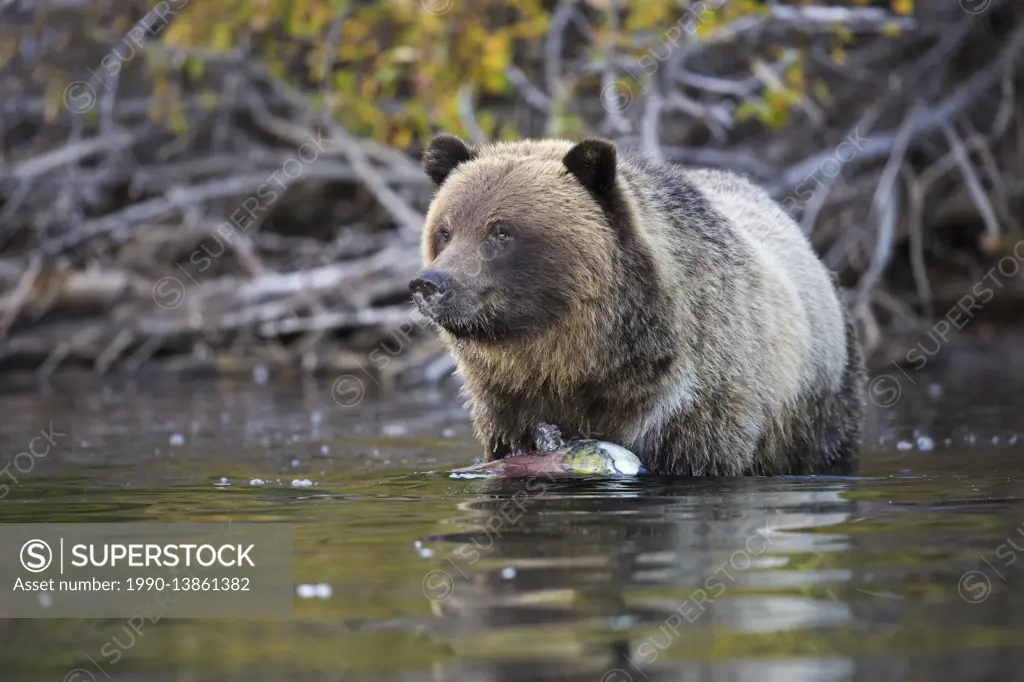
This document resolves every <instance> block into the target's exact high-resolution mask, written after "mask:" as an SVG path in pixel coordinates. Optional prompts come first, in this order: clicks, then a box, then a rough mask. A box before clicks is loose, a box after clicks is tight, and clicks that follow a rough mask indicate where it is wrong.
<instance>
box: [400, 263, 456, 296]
mask: <svg viewBox="0 0 1024 682" xmlns="http://www.w3.org/2000/svg"><path fill="white" fill-rule="evenodd" d="M451 285H452V282H451V279H450V278H449V277H448V276H447V275H445V274H444V273H441V272H438V271H437V270H424V271H423V272H421V273H420V274H418V275H417V276H416V277H415V278H414V279H413V280H412V281H411V282H409V291H411V292H412V295H413V298H415V299H416V300H417V302H419V301H420V300H421V299H422V300H423V302H426V303H436V302H437V301H438V300H440V298H441V297H442V296H444V295H445V294H446V293H448V290H449V289H450V288H451Z"/></svg>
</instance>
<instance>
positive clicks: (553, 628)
mask: <svg viewBox="0 0 1024 682" xmlns="http://www.w3.org/2000/svg"><path fill="white" fill-rule="evenodd" d="M944 353H945V354H944V355H943V358H944V359H945V360H944V361H945V362H946V364H945V365H943V364H940V362H939V360H936V361H935V362H933V363H930V364H929V366H928V367H927V368H926V369H925V370H922V371H920V372H917V373H914V374H912V375H910V376H909V377H903V376H902V375H900V377H899V379H898V380H899V381H901V382H903V383H902V384H901V386H900V395H899V399H898V400H897V401H895V402H894V403H892V404H889V405H887V407H885V408H884V409H883V408H873V409H872V412H871V414H870V418H869V428H868V441H867V442H868V446H867V447H866V448H865V451H864V453H863V455H862V466H861V469H860V471H859V472H858V476H856V477H850V478H829V477H822V478H774V479H752V478H748V479H701V480H688V479H678V480H669V479H655V478H644V479H636V480H615V481H596V480H558V481H550V480H543V479H536V480H532V481H531V480H519V481H507V480H506V481H499V480H479V479H476V480H473V479H471V480H466V479H452V478H449V477H448V475H447V472H448V471H449V470H451V469H453V468H455V467H458V466H464V465H466V464H468V463H469V462H470V461H472V459H473V458H474V457H477V456H478V455H479V452H480V449H479V447H478V446H477V444H476V443H475V442H474V441H473V438H472V435H471V429H470V425H469V422H468V419H467V417H466V415H465V413H464V411H463V409H462V407H461V400H459V399H458V397H457V396H456V395H455V394H454V393H452V392H444V393H434V394H424V393H417V394H407V395H398V396H393V397H388V398H387V399H373V397H372V396H367V397H366V399H365V400H363V401H362V402H361V403H359V404H358V405H355V406H351V407H349V406H344V407H343V406H341V405H339V403H338V402H336V401H335V399H334V398H333V397H332V392H331V385H332V382H331V380H330V378H325V379H324V380H319V381H306V382H296V381H292V380H286V379H275V378H271V381H269V382H268V383H266V384H265V385H262V384H260V385H257V384H245V383H243V384H238V383H232V382H224V381H208V380H199V381H185V380H176V379H174V378H168V377H162V378H159V377H148V378H145V379H144V380H139V381H134V382H119V383H111V384H105V385H103V386H95V385H94V384H93V381H94V380H93V379H92V378H89V379H87V380H85V381H79V380H74V379H70V378H64V379H62V380H61V381H63V382H64V383H61V384H56V385H54V386H52V387H50V388H49V389H48V390H44V391H42V392H40V391H39V390H37V388H36V386H35V385H28V386H25V387H23V388H19V387H14V388H10V387H8V388H7V389H6V390H5V391H4V392H3V393H0V414H2V415H3V418H2V419H0V469H3V467H4V466H7V465H8V464H9V463H11V462H12V458H13V457H14V456H15V454H16V453H20V452H22V451H24V449H25V448H26V446H27V444H28V443H29V442H30V440H31V439H32V438H33V437H35V436H37V435H38V434H39V432H40V430H43V429H47V428H49V425H50V424H51V423H52V425H53V427H54V429H55V431H56V432H57V433H61V434H66V435H62V436H61V437H56V435H55V436H54V443H53V446H52V448H51V450H50V451H49V452H48V453H47V454H46V455H45V456H44V457H38V458H34V459H33V460H32V463H31V464H32V466H31V469H30V470H29V471H27V472H25V473H24V474H18V481H17V483H12V482H11V481H9V480H6V479H5V480H4V481H0V483H4V484H6V485H8V491H7V494H6V496H5V497H4V498H3V499H2V500H0V522H7V523H11V522H38V523H44V522H45V523H54V522H75V521H90V522H103V521H136V522H174V521H224V520H226V519H232V520H235V521H261V522H278V523H291V524H294V527H295V538H296V540H295V551H294V554H295V568H294V580H295V583H296V585H307V586H316V589H308V588H307V589H304V590H302V591H301V592H299V591H297V595H296V604H295V614H296V615H295V618H293V619H289V620H264V621H243V620H239V621H235V620H223V621H205V620H167V619H165V620H161V621H159V622H155V623H147V624H145V626H144V627H143V628H142V631H141V633H132V632H131V630H130V629H128V630H126V629H125V628H126V627H127V625H126V622H125V621H123V620H117V619H110V620H104V621H68V620H37V621H30V620H3V616H2V611H3V602H2V601H0V669H2V670H3V671H4V679H19V680H32V681H34V680H63V679H68V680H70V681H71V682H89V681H90V680H92V679H95V680H106V679H114V680H133V681H134V680H146V681H148V680H153V681H156V680H161V681H162V680H174V681H176V682H177V681H179V680H180V681H182V682H184V681H185V680H188V681H189V682H194V681H197V680H218V681H219V680H236V679H237V680H246V681H249V682H251V681H256V682H264V681H266V682H279V681H280V680H285V679H287V680H296V681H300V680H301V681H307V680H308V681H310V682H327V681H328V680H351V679H370V680H379V679H380V680H402V681H403V682H405V681H410V680H430V681H433V680H450V679H468V680H523V681H524V682H527V681H528V682H535V681H538V680H587V681H590V682H601V681H603V682H626V681H631V682H641V681H643V680H716V681H717V680H730V681H731V680H737V681H739V680H743V681H747V680H756V681H760V680H851V681H857V682H859V681H861V680H865V681H868V682H878V680H889V679H905V680H922V681H924V680H927V681H929V682H930V681H932V680H937V679H956V680H993V679H996V680H1009V679H1015V677H1016V676H1017V675H1018V671H1019V670H1020V669H1021V666H1022V664H1024V570H1022V567H1024V556H1021V555H1024V549H1018V548H1024V535H1022V531H1021V529H1022V527H1024V503H1022V494H1024V466H1022V464H1021V455H1022V454H1024V390H1022V389H1024V374H1021V373H1020V372H1021V370H1020V368H1021V367H1024V363H1021V362H1019V361H1017V362H1014V361H1011V360H1012V358H1011V357H1010V356H1009V355H1008V354H1007V353H1002V354H995V353H993V354H987V353H971V354H969V355H967V356H957V355H955V349H953V348H949V349H947V350H946V351H944ZM1013 357H1016V358H1018V359H1019V352H1018V354H1017V355H1014V356H1013ZM1015 372H1016V375H1015V374H1014V373H1015ZM910 379H912V380H913V383H911V382H910V381H909V380H910ZM887 395H891V394H887ZM40 443H41V441H40ZM21 464H22V466H23V467H24V468H27V467H28V460H25V459H24V458H23V459H22V460H21ZM321 587H327V588H329V589H326V590H325V589H320V588H321ZM112 642H116V643H117V644H116V645H115V647H116V651H117V652H118V654H119V656H118V657H117V658H116V660H114V657H113V656H111V655H109V652H111V648H110V645H111V643H112ZM105 647H106V648H105ZM104 652H107V654H105V653H104ZM75 671H85V673H79V672H75ZM72 672H75V674H76V675H77V677H75V676H72V677H68V675H69V674H70V673H72ZM86 673H87V674H88V675H86ZM90 676H91V677H90ZM108 676H109V677H108Z"/></svg>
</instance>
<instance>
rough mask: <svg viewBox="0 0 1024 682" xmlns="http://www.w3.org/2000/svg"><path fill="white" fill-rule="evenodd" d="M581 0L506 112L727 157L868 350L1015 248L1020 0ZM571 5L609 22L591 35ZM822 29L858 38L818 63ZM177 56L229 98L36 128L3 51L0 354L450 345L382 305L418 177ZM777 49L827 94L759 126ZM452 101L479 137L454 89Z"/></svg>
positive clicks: (178, 356) (133, 97)
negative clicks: (787, 220)
mask: <svg viewBox="0 0 1024 682" xmlns="http://www.w3.org/2000/svg"><path fill="white" fill-rule="evenodd" d="M604 4H606V5H607V7H606V8H604V9H603V10H602V11H600V12H599V11H597V10H595V9H594V6H595V3H577V2H571V1H568V0H563V1H562V2H560V3H559V4H558V6H557V7H556V8H555V10H554V13H553V16H552V20H551V23H550V32H549V35H548V37H547V39H546V40H545V41H544V42H543V44H542V45H540V46H538V47H539V48H540V49H539V50H534V51H532V52H528V53H525V54H524V55H523V57H522V59H517V63H516V64H515V65H513V66H511V67H510V68H509V71H508V78H509V82H510V83H511V84H512V85H513V86H514V87H515V91H516V92H515V95H514V96H513V97H512V98H511V99H510V100H509V102H507V103H506V104H507V108H508V111H509V112H510V113H509V115H510V116H512V117H514V118H515V119H516V120H517V121H519V123H520V124H521V128H522V129H523V130H524V132H527V133H529V134H531V135H534V136H540V135H544V134H547V133H549V132H550V131H552V130H555V129H557V126H556V125H555V123H556V121H557V116H558V111H557V110H558V107H557V106H555V104H554V103H555V102H556V101H559V100H560V93H564V92H565V91H566V89H568V88H575V91H578V92H579V93H580V96H579V97H578V98H577V99H576V102H575V106H577V107H578V113H579V114H580V115H581V116H582V117H583V118H584V119H585V120H587V121H590V122H591V124H592V132H594V133H597V134H603V135H607V136H612V137H616V138H617V139H618V140H619V141H620V143H621V144H622V145H624V146H627V147H630V146H631V147H638V148H641V149H643V150H645V151H646V152H647V153H649V154H651V155H653V156H656V157H661V158H665V159H669V160H674V161H679V162H683V163H693V164H700V165H711V166H719V167H726V168H731V169H734V170H738V171H740V172H743V173H746V174H748V175H750V176H751V177H752V178H753V179H755V180H756V181H758V182H760V183H762V184H763V185H765V186H766V187H767V188H768V189H769V190H770V191H771V192H772V193H773V194H774V195H775V196H776V197H777V198H778V199H779V200H780V201H782V202H783V204H784V205H786V207H787V208H789V209H790V210H791V211H792V212H793V213H794V215H795V216H796V217H797V218H798V219H799V220H801V221H802V224H803V227H804V229H805V231H806V232H807V233H808V234H809V235H811V237H812V239H813V241H814V242H815V244H816V246H817V247H818V248H819V249H820V251H821V253H822V254H823V256H824V257H825V258H826V260H827V261H828V263H829V265H830V266H832V267H833V268H835V269H836V270H837V271H838V272H840V273H841V276H842V278H843V280H844V281H845V282H846V283H847V284H849V285H850V286H851V287H852V288H854V289H855V291H856V310H857V314H858V317H859V319H860V320H861V322H862V323H863V324H864V327H865V330H866V331H867V334H866V339H867V341H868V342H869V344H870V345H872V346H877V345H879V343H880V340H881V338H882V334H883V332H882V329H883V328H886V327H888V328H892V325H893V324H895V325H897V326H898V325H901V324H902V325H905V326H911V325H913V324H917V323H920V322H921V321H922V320H924V319H926V318H927V317H928V316H929V315H931V314H939V315H941V314H942V312H944V311H943V310H942V306H944V305H947V304H948V302H949V301H950V300H952V301H955V300H956V299H957V298H958V297H959V296H961V295H962V293H963V291H964V290H965V287H969V286H970V283H971V281H973V280H974V279H976V278H977V277H978V275H979V273H981V272H984V271H985V270H986V269H987V268H988V267H989V266H990V265H991V264H992V262H994V261H993V259H997V258H998V257H999V256H1000V255H1006V254H1008V253H1009V254H1012V253H1013V251H1012V249H1013V247H1014V246H1015V245H1016V244H1017V243H1018V242H1019V241H1020V240H1021V239H1022V238H1024V231H1022V228H1021V224H1020V216H1021V214H1022V213H1024V210H1022V209H1024V108H1022V105H1021V101H1022V100H1021V98H1020V97H1019V96H1018V88H1019V87H1020V85H1021V82H1020V81H1021V77H1020V74H1019V72H1018V66H1019V65H1020V64H1021V63H1022V60H1024V22H1022V21H1021V19H1022V17H1024V8H1022V7H1020V6H1019V4H1017V3H1011V2H999V1H998V0H992V1H991V2H989V1H988V0H986V2H985V3H983V4H984V5H985V7H984V10H983V11H981V12H976V13H971V12H970V11H965V7H966V8H967V9H968V10H969V9H970V8H972V7H973V8H975V9H977V8H978V7H980V6H981V4H980V3H978V2H974V3H973V4H972V3H969V2H966V0H965V3H961V5H962V6H957V3H951V2H946V1H945V0H941V1H940V0H935V1H934V2H918V3H917V6H918V8H917V12H916V14H915V16H913V17H896V16H894V15H892V14H890V13H889V12H888V11H887V10H885V9H882V8H878V7H863V8H834V7H824V6H821V7H819V6H793V7H789V6H783V5H772V6H771V7H770V8H769V10H768V11H766V12H765V13H763V14H758V15H750V16H746V17H742V18H740V19H739V20H737V21H735V22H733V24H731V25H729V26H726V27H723V28H719V29H716V30H715V31H714V32H712V33H711V34H710V35H707V36H703V37H701V38H699V39H697V38H696V37H695V36H696V33H694V34H690V35H684V34H688V33H689V28H688V25H687V24H686V23H680V24H678V25H677V26H675V27H674V28H673V27H666V33H665V35H654V34H652V35H646V34H644V35H633V36H624V35H620V34H619V32H618V30H617V26H618V23H617V21H618V18H619V12H618V9H619V8H618V7H617V3H616V2H615V1H614V0H612V1H610V2H607V3H604ZM709 4H711V5H714V4H715V3H709ZM689 20H691V21H698V22H699V20H700V16H690V17H689ZM684 21H685V19H683V20H681V22H684ZM595 22H607V24H604V25H607V26H610V27H611V31H609V32H606V38H604V39H603V41H598V40H597V38H595V37H594V35H593V33H592V32H591V30H590V29H591V27H592V26H593V25H594V23H595ZM837 23H840V24H842V25H843V26H845V27H846V30H847V31H848V32H850V33H852V34H855V35H856V36H857V41H856V42H855V43H854V44H853V45H851V46H849V47H848V49H847V51H846V60H845V62H843V63H839V62H837V61H836V60H835V59H833V58H832V56H831V55H830V53H829V44H830V43H829V39H828V33H829V31H830V27H834V26H835V25H836V24H837ZM897 31H898V33H899V35H893V34H894V33H896V32H897ZM666 36H673V40H672V41H671V42H672V43H673V44H674V45H675V47H671V46H669V45H668V42H667V40H666ZM595 47H596V48H599V49H597V50H596V51H595ZM637 54H640V55H641V56H640V57H637V56H636V55H637ZM149 55H159V56H160V57H161V58H164V59H170V60H171V61H172V62H173V61H174V60H180V58H182V57H183V56H185V53H183V52H182V51H181V50H178V49H175V48H171V47H167V46H165V45H162V44H159V43H153V44H151V45H148V46H147V56H149ZM187 56H188V57H190V58H193V59H195V58H198V59H201V60H203V61H204V63H206V65H207V73H208V75H207V77H208V78H219V79H221V80H222V81H223V82H224V83H225V86H224V87H225V92H226V94H225V96H224V97H222V98H221V99H220V101H219V103H218V107H217V108H216V109H211V108H209V106H208V105H207V104H206V103H204V102H203V101H202V98H200V97H192V96H191V95H190V94H189V93H188V91H187V90H186V89H182V91H181V93H180V101H179V102H178V104H179V105H180V109H181V111H182V115H183V116H184V117H185V119H186V120H187V123H188V125H187V127H186V128H184V129H183V130H178V131H177V132H175V131H173V130H172V129H170V128H168V126H167V125H165V124H161V123H156V122H153V121H152V120H151V118H150V117H149V115H148V112H149V108H150V106H151V97H150V94H149V92H148V90H147V85H146V82H145V79H142V81H140V82H135V83H125V84H122V85H121V86H119V87H117V88H113V89H111V90H109V91H107V90H102V91H99V92H98V93H97V95H98V97H99V101H98V102H97V103H96V105H97V106H96V111H95V117H94V119H87V118H86V117H83V116H76V115H68V113H67V112H64V113H60V114H58V115H57V116H56V117H54V118H52V119H51V120H46V118H45V113H46V110H47V107H48V104H47V101H46V99H45V97H44V96H43V94H42V91H41V90H40V89H39V87H38V84H37V83H35V82H34V81H33V80H32V78H31V77H25V78H21V79H19V78H16V77H14V76H15V75H14V74H13V73H11V72H10V69H11V65H10V64H8V65H7V66H5V67H4V69H6V70H8V73H6V75H5V76H4V78H0V83H2V84H0V140H2V141H3V146H2V147H0V150H2V153H3V157H2V158H0V292H3V293H2V294H0V364H3V365H5V366H12V365H18V366H28V367H34V368H37V369H39V370H40V371H42V372H43V373H48V372H52V371H53V370H54V369H56V368H57V367H59V366H61V365H62V363H65V362H70V361H78V362H81V361H83V360H84V361H86V362H88V363H90V364H91V365H92V366H93V367H95V368H96V369H97V370H99V371H106V370H108V369H110V368H113V367H125V368H129V369H131V368H135V367H138V366H139V365H140V364H141V363H143V362H146V361H148V360H150V359H153V358H157V357H159V358H163V359H165V360H169V361H172V362H174V363H177V364H179V365H180V364H186V365H191V364H196V363H198V364H200V365H211V366H214V367H218V368H221V369H230V368H251V367H252V366H253V365H255V364H268V363H269V364H275V365H283V366H298V367H302V368H305V369H307V370H312V369H318V368H324V367H331V368H355V367H357V366H358V367H359V368H363V369H366V370H367V371H368V372H371V373H373V374H374V375H376V374H379V373H381V372H383V373H384V374H386V375H389V376H391V375H395V376H398V375H401V376H411V377H413V378H415V379H417V380H422V379H431V380H432V379H436V378H438V377H440V376H443V375H444V374H445V372H446V371H448V370H449V369H450V368H451V364H450V361H448V360H447V359H446V358H445V357H444V356H443V354H442V353H441V351H440V350H439V348H438V347H437V346H436V344H434V343H433V342H431V341H430V338H431V336H430V335H429V334H425V333H423V332H422V330H421V321H417V320H415V319H412V318H411V317H410V312H411V309H410V307H409V306H408V304H407V302H406V283H407V281H408V279H409V276H410V275H411V274H412V273H413V272H415V270H416V268H417V265H418V261H419V255H418V246H417V241H418V233H419V230H420V227H421V223H422V215H423V210H424V209H425V207H426V204H427V202H428V201H429V197H430V192H431V187H430V186H429V183H428V181H427V179H426V177H425V176H424V175H423V174H422V172H421V171H420V169H419V167H418V164H417V162H416V161H415V159H414V158H413V157H411V156H410V155H408V154H406V153H405V152H403V151H399V150H396V149H392V148H389V147H387V146H385V145H381V144H379V143H376V142H373V141H370V140H364V139H358V138H356V137H354V136H352V135H351V134H349V133H348V131H346V130H345V129H344V128H342V127H341V126H340V125H339V124H338V123H337V122H335V121H334V120H333V119H331V118H330V117H328V116H325V115H324V114H323V113H322V112H321V111H319V110H318V109H316V108H315V107H314V106H312V105H311V104H310V100H309V98H308V97H307V94H308V93H303V92H300V91H298V90H296V89H294V88H293V87H292V86H290V85H288V84H286V83H285V82H284V81H282V80H281V79H279V78H278V77H276V76H274V75H273V74H271V73H270V72H269V70H268V69H267V68H265V67H264V66H263V65H262V64H261V63H260V62H259V61H258V60H255V59H251V58H247V57H243V56H242V55H240V54H234V53H196V52H190V53H188V55H187ZM797 60H799V61H800V62H801V63H802V64H803V66H804V70H805V72H806V78H807V79H808V81H809V82H810V81H814V82H820V83H821V84H822V85H823V86H824V89H826V90H827V92H828V93H829V94H828V97H827V98H826V99H825V100H822V99H820V98H817V99H816V98H813V97H811V96H802V97H800V98H798V99H797V100H796V101H794V102H793V103H792V106H791V107H790V111H789V116H790V118H791V119H792V122H791V123H789V124H788V125H786V126H784V127H782V128H781V129H779V130H777V131H772V130H770V129H768V128H766V127H765V126H764V125H763V124H762V123H760V122H757V121H752V120H747V119H745V118H744V116H743V109H742V107H743V106H744V104H745V103H749V102H751V101H758V98H760V97H761V96H762V95H764V93H765V92H767V91H770V90H772V89H774V88H776V87H777V86H778V85H779V81H780V78H781V74H783V73H784V71H785V69H787V68H788V67H789V66H791V65H792V64H793V63H794V62H795V61H797ZM2 73H3V72H0V74H2ZM588 84H590V85H588ZM65 96H67V95H66V94H65ZM66 102H67V100H66ZM72 103H73V102H72ZM459 106H460V112H461V115H462V117H463V119H464V123H465V128H466V130H467V131H468V135H469V136H470V137H472V138H474V139H476V140H477V141H481V139H482V137H483V133H482V131H481V129H480V126H479V125H477V112H476V110H475V109H476V107H478V106H480V102H478V101H475V99H474V95H473V90H472V88H471V87H469V85H467V87H466V88H465V89H464V91H463V93H461V97H460V102H459ZM1018 251H1019V252H1020V253H1021V254H1024V249H1018ZM1006 291H1010V292H1012V291H1014V287H1013V283H1008V286H1007V287H1006ZM1020 291H1021V288H1019V287H1018V288H1017V289H1016V292H1017V293H1018V294H1019V293H1020ZM1011 296H1012V294H1007V298H1010V297H1011ZM375 349H383V350H384V351H386V352H385V353H383V354H382V353H379V352H378V353H377V354H376V356H371V353H373V351H374V350H375ZM374 357H376V358H378V359H379V358H384V357H386V359H387V362H383V361H382V362H378V361H377V360H376V359H374Z"/></svg>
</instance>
